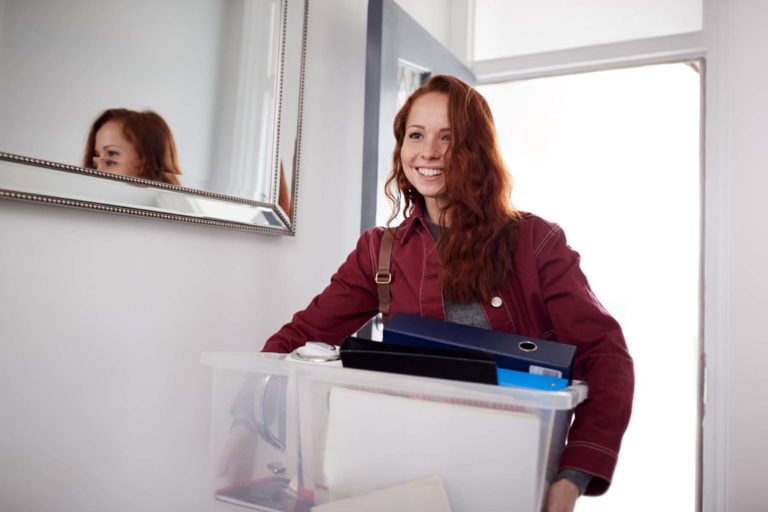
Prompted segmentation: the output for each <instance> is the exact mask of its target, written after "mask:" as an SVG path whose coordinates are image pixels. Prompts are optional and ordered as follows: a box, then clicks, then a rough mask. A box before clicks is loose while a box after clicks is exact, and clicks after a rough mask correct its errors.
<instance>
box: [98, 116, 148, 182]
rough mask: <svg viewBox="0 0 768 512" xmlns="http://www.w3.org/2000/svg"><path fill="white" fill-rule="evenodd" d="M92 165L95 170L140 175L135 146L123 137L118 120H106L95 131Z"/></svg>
mask: <svg viewBox="0 0 768 512" xmlns="http://www.w3.org/2000/svg"><path fill="white" fill-rule="evenodd" d="M94 146H95V147H94V149H93V167H94V168H95V169H96V170H97V171H103V172H110V173H112V174H120V175H121V176H132V177H134V178H139V177H141V160H140V158H139V154H138V153H137V152H136V148H135V147H134V146H133V144H131V143H130V142H129V141H128V139H126V138H125V134H124V133H123V125H122V123H120V122H119V121H107V122H106V123H104V124H103V125H102V126H101V128H99V130H98V131H97V132H96V143H95V145H94Z"/></svg>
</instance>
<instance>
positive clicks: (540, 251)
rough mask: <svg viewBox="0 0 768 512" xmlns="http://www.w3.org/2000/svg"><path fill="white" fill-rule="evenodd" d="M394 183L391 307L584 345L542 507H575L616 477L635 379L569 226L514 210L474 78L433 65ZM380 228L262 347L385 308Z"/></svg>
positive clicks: (406, 129) (342, 331)
mask: <svg viewBox="0 0 768 512" xmlns="http://www.w3.org/2000/svg"><path fill="white" fill-rule="evenodd" d="M394 132H395V138H396V140H397V144H396V146H395V151H394V155H393V161H392V173H391V175H390V177H389V179H388V180H387V195H388V197H389V198H390V200H391V201H392V202H393V205H394V208H393V210H394V211H393V214H392V217H391V218H390V221H389V222H390V223H391V222H392V219H394V217H395V216H396V214H397V213H398V212H399V211H402V212H403V213H404V215H405V221H404V222H403V223H402V224H400V226H398V227H397V229H396V232H395V241H394V244H393V248H392V256H391V259H392V261H391V274H392V282H391V284H390V291H391V306H390V307H391V309H390V312H391V313H392V314H394V313H398V312H402V313H411V314H419V315H422V316H426V317H432V318H437V319H442V320H448V321H452V322H458V323H464V324H469V325H474V326H478V327H484V328H490V329H493V330H498V331H508V332H514V333H517V334H521V335H524V336H531V337H538V338H546V339H551V340H557V341H561V342H564V343H571V344H574V345H576V347H577V351H576V358H575V364H574V373H573V377H574V378H575V379H578V380H584V381H586V382H588V384H589V399H588V400H586V401H585V402H584V403H583V404H581V405H580V406H579V407H578V408H577V409H576V411H575V420H574V423H573V425H572V427H571V429H570V432H569V435H568V445H567V446H566V448H565V450H564V452H563V455H562V457H561V462H560V472H559V473H558V478H557V480H556V481H555V482H554V483H553V484H552V485H551V487H550V490H549V494H548V498H547V505H546V510H548V511H569V510H573V507H574V505H575V501H576V498H577V497H578V496H579V495H580V494H584V493H586V494H592V495H596V494H602V493H603V492H605V491H606V490H607V488H608V486H609V485H610V480H611V477H612V474H613V470H614V467H615V464H616V458H617V455H618V451H619V446H620V443H621V438H622V436H623V433H624V430H625V429H626V427H627V424H628V422H629V417H630V412H631V403H632V395H633V386H634V373H633V363H632V359H631V357H630V355H629V353H628V351H627V348H626V344H625V341H624V337H623V334H622V332H621V328H620V327H619V325H618V323H617V322H616V321H615V320H614V319H613V318H612V317H611V316H610V315H609V314H608V313H607V312H606V311H605V309H604V308H603V307H602V305H601V304H600V303H599V302H598V301H597V299H596V298H595V296H594V295H593V293H592V291H591V289H590V287H589V284H588V282H587V280H586V278H585V276H584V275H583V274H582V272H581V270H580V268H579V255H578V253H576V252H575V251H573V250H572V249H571V248H570V247H569V246H568V245H567V243H566V239H565V235H564V234H563V231H562V230H561V229H560V228H559V226H557V225H555V224H551V223H548V222H546V221H545V220H543V219H541V218H539V217H537V216H535V215H532V214H529V213H524V212H520V211H517V210H515V209H514V208H513V207H512V205H511V204H510V202H509V197H510V192H511V188H512V186H511V182H510V178H509V173H508V172H507V170H506V168H505V166H504V164H503V162H502V159H501V156H500V154H499V149H498V147H497V143H496V134H495V127H494V123H493V119H492V116H491V112H490V109H489V107H488V105H487V103H486V102H485V100H484V99H483V98H482V96H481V95H480V94H478V93H477V92H476V91H475V90H473V89H472V88H471V87H469V86H467V85H466V84H464V83H463V82H461V81H460V80H458V79H456V78H452V77H448V76H435V77H433V78H431V79H430V80H429V81H428V82H427V83H426V84H425V85H424V86H422V87H421V88H420V89H418V90H417V91H416V92H415V93H414V94H413V95H412V96H411V97H410V98H409V99H408V101H407V102H406V103H405V105H404V106H403V108H402V109H401V110H400V112H399V113H398V115H397V117H396V118H395V123H394ZM383 232H384V228H374V229H371V230H369V231H367V232H365V233H364V234H363V235H362V236H361V237H360V240H359V241H358V244H357V248H356V249H355V250H354V251H353V252H352V254H350V255H349V257H348V258H347V261H346V262H345V263H344V264H343V265H342V266H341V267H340V268H339V270H338V272H337V273H336V274H335V275H334V276H333V277H332V279H331V284H330V285H329V286H328V287H327V288H326V289H325V290H324V291H323V292H322V293H321V294H320V295H318V296H317V297H315V298H314V299H313V300H312V302H311V303H310V304H309V306H308V307H307V309H305V310H304V311H301V312H299V313H296V315H294V317H293V320H292V321H291V322H290V323H288V324H286V325H285V326H283V328H281V329H280V331H278V332H277V333H276V334H275V335H273V336H272V337H271V338H270V339H269V340H268V341H267V343H266V345H265V347H264V350H265V351H271V352H288V351H291V350H293V349H294V348H296V347H297V346H300V345H302V344H303V343H305V342H306V341H307V340H322V341H327V342H331V343H339V342H341V341H342V340H343V339H344V337H345V336H347V335H349V334H351V333H353V332H355V331H356V330H357V329H359V328H360V327H361V326H362V325H363V324H364V323H365V322H366V321H367V320H368V319H369V318H371V316H372V315H375V314H376V312H377V308H378V294H377V293H378V292H377V286H376V283H375V281H374V276H375V274H376V272H377V267H378V255H379V247H380V244H381V239H382V236H383Z"/></svg>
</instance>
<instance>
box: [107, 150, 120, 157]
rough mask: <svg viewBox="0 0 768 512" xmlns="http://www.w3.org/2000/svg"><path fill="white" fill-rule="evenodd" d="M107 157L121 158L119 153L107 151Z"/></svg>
mask: <svg viewBox="0 0 768 512" xmlns="http://www.w3.org/2000/svg"><path fill="white" fill-rule="evenodd" d="M107 155H109V156H119V155H120V153H118V152H117V151H107Z"/></svg>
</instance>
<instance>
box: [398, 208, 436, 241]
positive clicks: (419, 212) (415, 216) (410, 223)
mask: <svg viewBox="0 0 768 512" xmlns="http://www.w3.org/2000/svg"><path fill="white" fill-rule="evenodd" d="M425 215H426V213H425V211H424V200H423V199H419V200H418V201H416V202H415V203H414V205H413V209H412V210H411V214H410V215H409V216H408V218H407V219H405V220H404V221H403V222H402V223H401V224H400V226H399V229H402V230H403V238H402V241H403V242H405V241H406V240H407V239H408V237H409V236H410V235H411V232H413V230H414V227H415V226H416V225H418V224H420V225H421V227H422V228H425V229H429V227H428V225H427V219H426V218H425Z"/></svg>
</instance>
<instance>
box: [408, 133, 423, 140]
mask: <svg viewBox="0 0 768 512" xmlns="http://www.w3.org/2000/svg"><path fill="white" fill-rule="evenodd" d="M408 138H409V139H414V140H416V139H420V138H421V134H420V133H419V132H413V133H409V134H408Z"/></svg>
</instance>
